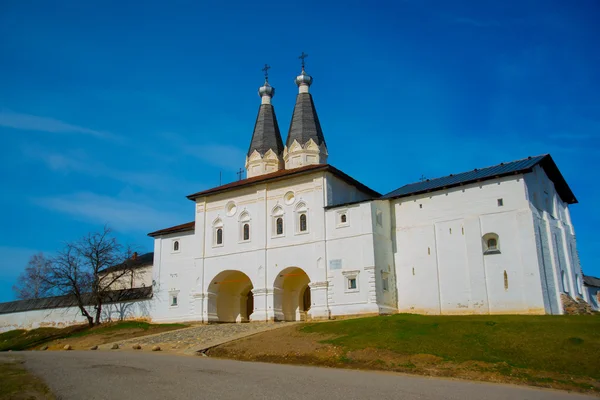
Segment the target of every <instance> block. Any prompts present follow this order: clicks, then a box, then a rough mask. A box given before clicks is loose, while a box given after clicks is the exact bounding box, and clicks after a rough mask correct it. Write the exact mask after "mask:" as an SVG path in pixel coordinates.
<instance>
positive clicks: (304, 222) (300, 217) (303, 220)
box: [296, 202, 308, 233]
mask: <svg viewBox="0 0 600 400" xmlns="http://www.w3.org/2000/svg"><path fill="white" fill-rule="evenodd" d="M307 214H308V208H307V207H306V204H305V203H304V202H299V203H298V205H297V206H296V218H297V219H296V221H297V222H296V232H297V233H304V232H308V217H307Z"/></svg>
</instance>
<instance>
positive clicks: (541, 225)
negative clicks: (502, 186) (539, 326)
mask: <svg viewBox="0 0 600 400" xmlns="http://www.w3.org/2000/svg"><path fill="white" fill-rule="evenodd" d="M525 183H526V196H527V199H528V200H529V202H530V207H531V210H532V215H533V219H534V230H535V234H536V245H537V253H538V260H539V269H540V271H541V282H542V290H543V294H544V303H545V307H546V312H547V313H551V314H562V312H563V311H562V303H561V300H560V293H565V294H568V295H570V296H571V297H573V298H582V299H584V300H585V301H587V302H589V301H590V299H589V296H588V294H587V292H586V291H585V290H584V289H583V273H582V270H581V265H580V262H579V255H578V253H577V242H576V238H575V231H574V229H573V225H572V222H571V215H570V213H569V208H568V204H566V203H565V202H563V201H562V199H561V198H560V196H559V195H558V193H557V192H556V190H555V188H554V184H553V183H552V181H551V180H550V179H549V178H548V176H547V175H546V174H545V172H544V170H543V169H542V168H541V167H539V166H536V167H535V168H534V169H533V171H532V172H531V173H529V174H526V175H525Z"/></svg>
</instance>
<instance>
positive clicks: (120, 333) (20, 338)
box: [0, 321, 187, 351]
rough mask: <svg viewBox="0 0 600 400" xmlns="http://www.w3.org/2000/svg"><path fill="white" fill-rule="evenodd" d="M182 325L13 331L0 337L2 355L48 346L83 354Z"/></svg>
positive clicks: (118, 324) (133, 323) (127, 323)
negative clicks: (96, 346)
mask: <svg viewBox="0 0 600 400" xmlns="http://www.w3.org/2000/svg"><path fill="white" fill-rule="evenodd" d="M185 327H187V325H183V324H149V323H147V322H141V321H123V322H115V323H107V324H102V325H100V326H98V327H94V328H89V327H88V326H87V325H78V326H70V327H67V328H38V329H32V330H30V331H25V330H14V331H9V332H5V333H2V334H0V351H7V350H33V349H39V348H41V347H43V346H48V349H49V350H60V349H62V348H63V347H64V346H65V345H66V344H69V345H71V347H72V348H73V349H74V350H84V349H88V348H89V347H91V346H95V345H102V344H105V343H109V342H114V341H117V340H122V339H131V338H135V337H140V336H146V335H152V334H155V333H160V332H166V331H172V330H176V329H181V328H185Z"/></svg>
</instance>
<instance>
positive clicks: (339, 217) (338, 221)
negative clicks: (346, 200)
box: [335, 209, 350, 228]
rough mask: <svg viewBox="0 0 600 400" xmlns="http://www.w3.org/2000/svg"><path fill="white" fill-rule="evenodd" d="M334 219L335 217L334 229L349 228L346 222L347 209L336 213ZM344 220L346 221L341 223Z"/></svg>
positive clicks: (348, 223)
mask: <svg viewBox="0 0 600 400" xmlns="http://www.w3.org/2000/svg"><path fill="white" fill-rule="evenodd" d="M335 217H336V223H335V226H336V228H344V227H347V226H350V222H348V210H347V209H344V210H339V211H337V213H336V216H335ZM344 218H345V219H346V221H343V219H344Z"/></svg>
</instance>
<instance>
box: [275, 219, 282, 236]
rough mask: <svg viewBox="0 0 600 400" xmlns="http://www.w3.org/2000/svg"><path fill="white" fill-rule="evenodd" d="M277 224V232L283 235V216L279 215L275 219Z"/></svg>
mask: <svg viewBox="0 0 600 400" xmlns="http://www.w3.org/2000/svg"><path fill="white" fill-rule="evenodd" d="M275 225H276V232H277V234H278V235H283V218H282V217H277V220H276V221H275Z"/></svg>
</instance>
